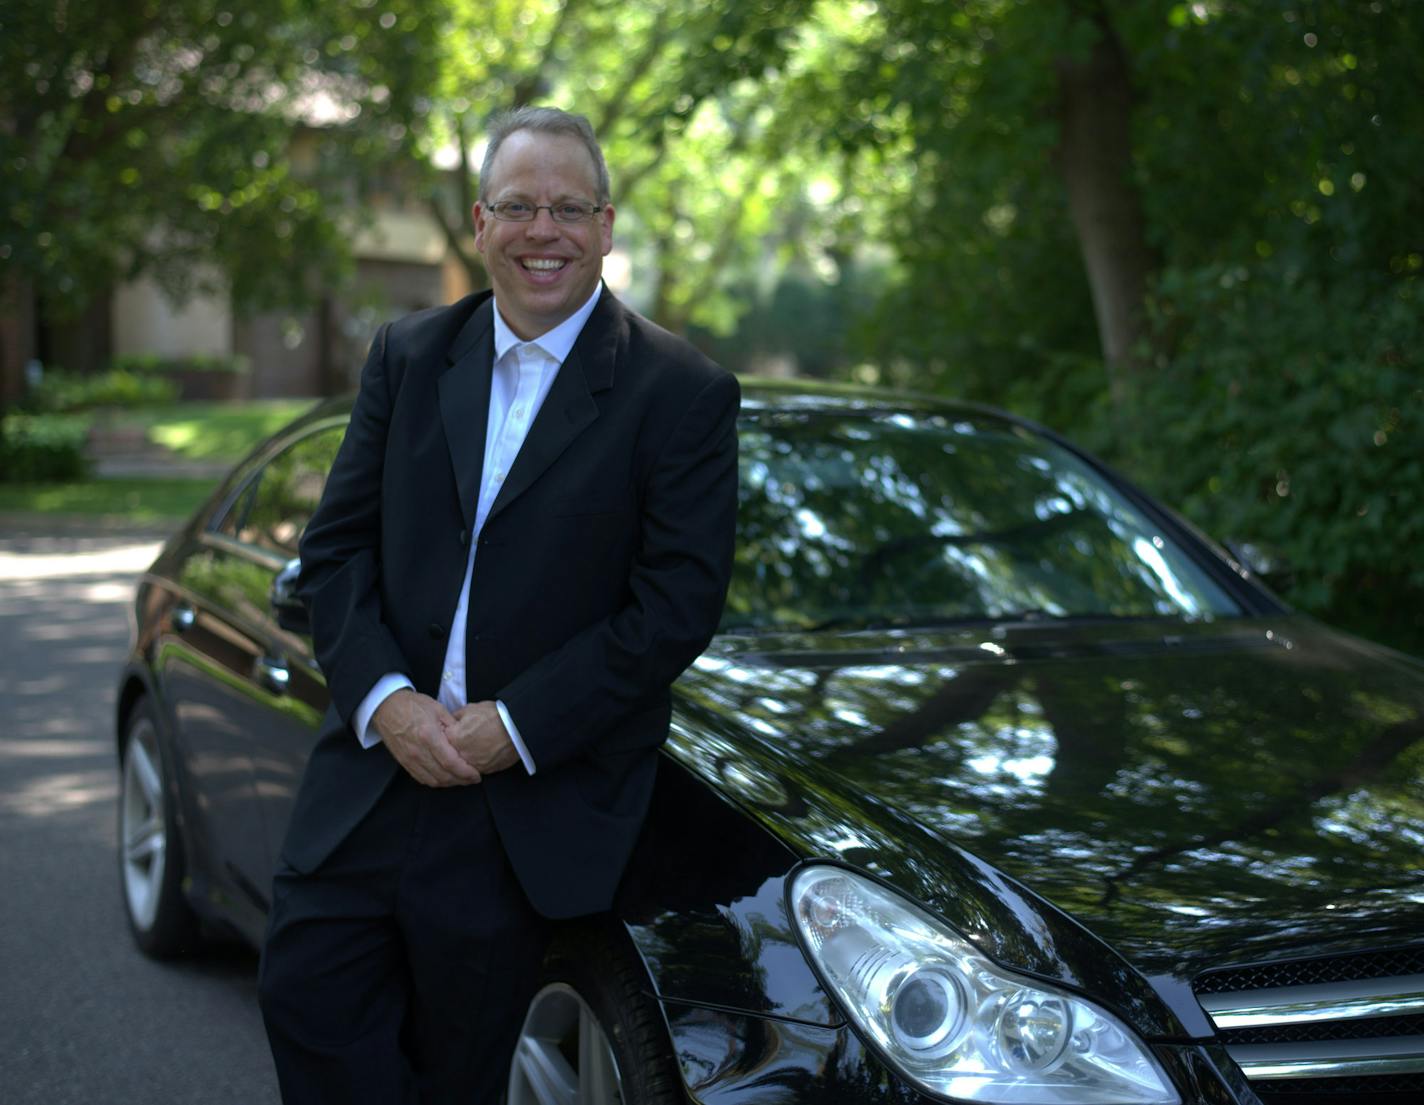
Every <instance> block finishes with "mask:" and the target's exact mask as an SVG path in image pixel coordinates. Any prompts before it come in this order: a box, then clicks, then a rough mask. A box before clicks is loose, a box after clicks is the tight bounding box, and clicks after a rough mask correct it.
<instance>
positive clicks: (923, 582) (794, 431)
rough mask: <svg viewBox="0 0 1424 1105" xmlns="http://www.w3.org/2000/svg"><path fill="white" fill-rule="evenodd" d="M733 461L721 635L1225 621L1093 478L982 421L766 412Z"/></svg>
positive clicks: (1199, 586) (1194, 580)
mask: <svg viewBox="0 0 1424 1105" xmlns="http://www.w3.org/2000/svg"><path fill="white" fill-rule="evenodd" d="M741 456H742V473H741V476H742V479H741V508H740V515H739V523H738V548H737V561H736V567H735V570H734V574H733V580H732V587H731V593H730V595H729V597H728V601H727V613H726V615H725V618H724V628H726V629H740V630H757V629H804V628H811V627H819V626H832V625H834V626H838V627H845V628H852V629H853V628H857V627H865V626H884V625H934V624H939V623H944V622H954V621H965V620H983V619H1011V618H1012V619H1020V618H1029V619H1031V618H1035V617H1037V618H1067V617H1114V618H1141V617H1181V618H1189V619H1204V618H1209V617H1212V616H1214V615H1222V614H1235V613H1239V612H1240V611H1239V607H1238V606H1237V605H1236V604H1235V602H1234V601H1233V600H1232V599H1230V598H1229V597H1228V596H1227V595H1226V594H1225V593H1224V592H1223V591H1222V590H1221V589H1220V588H1219V587H1218V586H1217V585H1216V584H1215V583H1214V582H1213V581H1212V580H1211V579H1210V578H1209V577H1208V576H1207V575H1206V574H1205V573H1204V572H1203V571H1202V570H1201V569H1200V568H1199V567H1198V566H1197V565H1196V564H1195V563H1194V562H1193V561H1192V560H1191V558H1190V557H1189V556H1187V554H1186V553H1185V552H1183V551H1182V550H1181V549H1179V548H1177V547H1176V546H1175V545H1174V544H1172V543H1171V542H1170V541H1169V540H1168V539H1167V538H1166V537H1165V536H1164V535H1163V534H1161V533H1159V532H1158V527H1156V526H1155V525H1154V524H1153V523H1152V522H1151V521H1150V520H1149V519H1147V518H1146V517H1144V516H1143V515H1142V514H1141V512H1140V511H1138V510H1137V509H1136V508H1135V507H1134V506H1133V504H1132V503H1130V502H1129V501H1127V500H1126V499H1124V498H1123V497H1122V496H1121V495H1120V494H1119V493H1118V492H1117V491H1116V490H1115V489H1114V488H1113V487H1111V486H1110V485H1109V484H1107V483H1105V482H1104V481H1103V479H1102V478H1101V477H1100V476H1098V475H1097V474H1096V473H1095V472H1093V471H1092V469H1090V468H1088V467H1087V466H1086V465H1084V464H1083V463H1082V462H1081V461H1079V460H1078V459H1077V458H1076V457H1074V456H1073V455H1072V454H1070V453H1068V452H1066V451H1065V450H1063V449H1061V448H1060V447H1058V446H1057V445H1055V444H1054V443H1053V442H1051V441H1048V440H1045V439H1044V438H1042V437H1039V436H1038V435H1036V434H1033V433H1031V432H1029V431H1028V430H1025V429H1023V428H1022V427H1019V426H1016V425H1014V424H1012V423H1010V422H1007V421H1004V420H1002V419H999V418H995V417H993V416H992V415H987V414H983V415H981V414H972V415H956V416H954V417H953V418H949V417H946V416H944V415H941V414H921V413H907V412H904V411H895V412H886V411H879V412H875V411H857V412H851V411H820V412H815V411H794V412H763V413H761V414H760V415H757V416H754V417H751V418H748V419H747V420H745V421H744V423H743V426H742V429H741Z"/></svg>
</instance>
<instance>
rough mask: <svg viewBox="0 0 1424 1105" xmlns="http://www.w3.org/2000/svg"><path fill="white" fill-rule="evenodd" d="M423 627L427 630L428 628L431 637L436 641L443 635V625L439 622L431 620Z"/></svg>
mask: <svg viewBox="0 0 1424 1105" xmlns="http://www.w3.org/2000/svg"><path fill="white" fill-rule="evenodd" d="M425 628H426V629H427V630H429V632H430V635H431V636H432V637H434V638H435V639H436V640H437V641H438V640H439V639H440V638H441V637H443V636H445V627H444V626H443V625H441V624H440V623H439V622H431V623H430V624H429V625H428V626H426V627H425Z"/></svg>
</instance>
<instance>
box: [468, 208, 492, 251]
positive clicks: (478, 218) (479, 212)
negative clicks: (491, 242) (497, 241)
mask: <svg viewBox="0 0 1424 1105" xmlns="http://www.w3.org/2000/svg"><path fill="white" fill-rule="evenodd" d="M470 218H471V219H472V220H473V222H474V224H475V248H476V249H477V250H479V251H480V252H481V253H483V252H484V251H485V223H486V222H487V221H488V216H487V215H486V214H485V205H484V204H483V203H479V202H476V204H475V206H474V207H472V208H470Z"/></svg>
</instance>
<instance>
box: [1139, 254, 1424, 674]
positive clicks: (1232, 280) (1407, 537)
mask: <svg viewBox="0 0 1424 1105" xmlns="http://www.w3.org/2000/svg"><path fill="white" fill-rule="evenodd" d="M1421 300H1424V289H1421V288H1420V286H1419V284H1417V283H1410V282H1403V283H1402V282H1398V281H1389V280H1385V279H1382V278H1381V279H1377V280H1375V281H1373V282H1365V281H1358V282H1348V283H1347V282H1341V283H1337V284H1334V285H1330V286H1323V285H1321V284H1319V283H1317V282H1313V281H1310V280H1307V279H1305V278H1303V277H1301V276H1299V275H1298V274H1295V273H1293V272H1292V271H1290V270H1289V269H1288V268H1287V267H1286V266H1284V265H1282V264H1281V263H1263V264H1260V265H1258V266H1255V267H1253V268H1248V267H1244V266H1242V267H1235V268H1230V269H1217V270H1211V269H1205V270H1203V269H1193V270H1190V271H1188V272H1185V273H1175V272H1169V273H1167V274H1165V275H1164V277H1163V279H1162V282H1161V285H1160V289H1159V293H1158V296H1157V298H1156V300H1155V302H1154V317H1155V322H1156V324H1157V325H1158V326H1159V327H1162V328H1167V329H1174V330H1177V331H1178V351H1177V353H1176V355H1175V356H1174V357H1173V358H1172V359H1171V360H1170V361H1169V362H1164V363H1163V364H1162V365H1161V366H1160V372H1159V373H1158V374H1157V376H1156V377H1155V379H1154V380H1153V381H1152V382H1151V384H1150V385H1149V388H1148V391H1147V392H1146V394H1145V395H1144V403H1145V406H1146V410H1148V411H1151V412H1152V413H1151V414H1144V421H1145V420H1146V419H1148V418H1150V419H1151V422H1152V425H1153V447H1152V449H1151V450H1150V451H1144V452H1143V454H1142V461H1141V464H1140V465H1139V473H1140V475H1141V476H1142V477H1143V478H1144V479H1145V480H1147V482H1149V483H1150V484H1151V485H1152V486H1153V487H1154V489H1155V490H1156V491H1157V492H1159V493H1160V494H1162V495H1165V496H1166V497H1167V498H1168V499H1169V500H1171V501H1173V502H1176V503H1179V504H1181V506H1182V507H1183V509H1184V510H1185V511H1186V512H1187V513H1188V514H1189V515H1191V516H1192V517H1193V519H1194V520H1196V521H1197V522H1198V523H1199V524H1201V525H1203V526H1205V527H1206V528H1207V529H1209V530H1211V531H1212V532H1214V533H1216V534H1219V535H1224V536H1232V537H1237V538H1242V539H1244V538H1250V539H1251V540H1254V541H1259V542H1262V543H1264V544H1266V545H1267V546H1269V547H1272V548H1273V549H1276V550H1278V551H1279V552H1280V553H1281V554H1282V555H1283V556H1284V559H1285V561H1286V562H1287V563H1288V564H1293V565H1295V566H1297V569H1298V570H1297V572H1296V573H1295V581H1294V584H1293V585H1292V587H1291V590H1290V592H1289V593H1288V595H1287V597H1288V598H1289V599H1291V600H1292V601H1294V602H1296V603H1298V604H1299V605H1300V606H1302V607H1304V608H1306V609H1309V610H1314V611H1318V612H1322V613H1329V614H1330V615H1331V616H1332V617H1335V618H1338V619H1340V620H1341V621H1343V622H1344V623H1345V624H1347V625H1353V626H1355V627H1357V628H1360V629H1362V630H1365V631H1372V632H1377V631H1378V630H1379V629H1380V628H1381V624H1380V623H1379V621H1378V619H1379V618H1380V616H1381V615H1387V614H1389V613H1391V612H1392V613H1393V614H1394V616H1395V617H1394V624H1393V628H1388V626H1387V625H1386V627H1385V631H1386V632H1388V633H1392V634H1397V635H1399V639H1400V640H1401V642H1408V643H1410V644H1413V645H1414V646H1415V647H1416V648H1418V647H1419V646H1424V561H1421V560H1420V559H1419V557H1417V556H1416V555H1414V550H1415V549H1417V548H1418V547H1419V545H1420V543H1421V542H1424V352H1421V351H1424V301H1421ZM1409 612H1412V621H1410V620H1409V617H1408V613H1409ZM1402 615H1403V616H1402Z"/></svg>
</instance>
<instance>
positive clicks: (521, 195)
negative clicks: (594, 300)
mask: <svg viewBox="0 0 1424 1105" xmlns="http://www.w3.org/2000/svg"><path fill="white" fill-rule="evenodd" d="M487 177H488V179H486V180H485V181H484V182H483V184H484V188H483V190H482V194H483V198H482V199H481V200H480V202H479V203H477V204H475V248H476V249H478V250H479V251H480V254H481V255H482V256H483V257H484V261H485V268H486V269H487V270H488V272H489V274H490V282H491V283H492V284H493V285H494V294H495V299H496V301H497V302H498V305H499V313H500V314H501V315H503V316H504V321H505V322H507V323H508V324H509V328H510V329H511V330H513V331H514V332H515V333H516V334H518V335H519V336H520V337H521V338H523V339H524V340H525V341H528V340H530V339H531V338H537V337H538V336H539V335H540V334H544V333H547V332H548V331H549V330H552V329H553V328H554V327H555V326H557V325H558V324H559V323H561V322H563V321H564V319H566V318H568V317H569V316H570V315H572V314H573V313H574V312H575V311H577V310H578V309H579V308H580V307H582V306H583V304H584V303H585V301H587V299H588V297H589V296H591V295H592V294H593V289H594V288H595V287H597V285H598V280H599V277H600V275H601V274H602V272H603V258H604V257H605V256H607V254H608V251H609V250H610V249H612V248H613V207H612V206H611V205H608V204H605V205H604V206H603V207H602V208H601V209H600V212H599V214H597V215H595V216H594V217H593V218H592V219H588V220H586V221H584V222H581V223H556V222H555V221H554V219H553V217H552V216H551V215H550V213H549V212H548V211H547V210H542V209H541V210H539V211H537V212H535V216H534V221H533V222H527V223H514V222H502V221H501V220H499V219H496V218H495V217H494V216H493V215H491V214H490V213H489V210H488V207H489V204H492V203H499V202H500V201H502V200H523V201H524V202H525V203H532V204H538V205H543V204H557V203H565V202H573V203H580V204H585V205H587V206H590V207H592V206H595V205H596V204H598V202H599V199H600V198H601V197H600V196H599V194H598V186H597V178H596V176H595V170H594V165H593V158H592V157H590V156H589V152H588V150H587V149H586V148H585V147H584V144H583V143H582V142H581V141H579V139H577V138H576V137H574V136H573V135H567V134H547V133H544V132H542V131H532V130H520V131H515V132H514V133H513V134H511V135H509V136H508V137H507V138H506V139H505V140H504V142H503V143H501V144H500V146H499V149H498V150H497V151H496V153H495V158H494V163H493V164H492V165H491V166H490V168H489V171H488V173H487Z"/></svg>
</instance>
